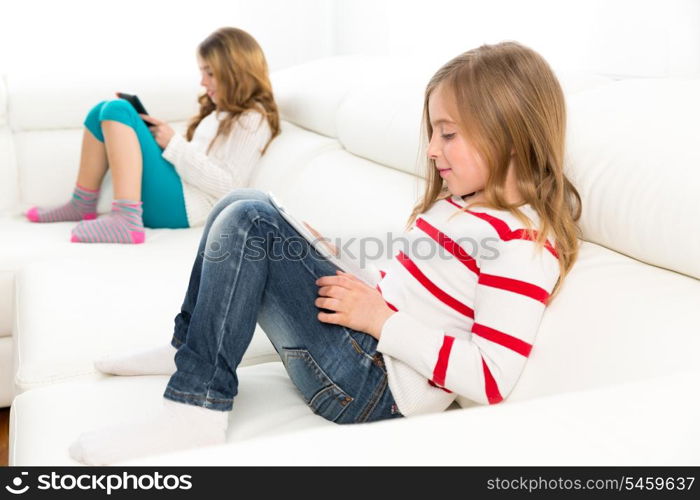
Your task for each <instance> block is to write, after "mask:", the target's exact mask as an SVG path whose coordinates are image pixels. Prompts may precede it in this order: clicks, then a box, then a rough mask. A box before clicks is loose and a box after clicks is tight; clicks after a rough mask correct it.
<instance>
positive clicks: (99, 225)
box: [70, 200, 146, 243]
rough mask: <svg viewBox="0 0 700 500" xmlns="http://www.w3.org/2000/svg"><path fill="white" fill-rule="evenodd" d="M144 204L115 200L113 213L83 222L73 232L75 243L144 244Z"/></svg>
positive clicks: (72, 237) (72, 238)
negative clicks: (142, 206)
mask: <svg viewBox="0 0 700 500" xmlns="http://www.w3.org/2000/svg"><path fill="white" fill-rule="evenodd" d="M141 205H143V202H141V201H130V200H114V201H113V202H112V211H111V212H110V213H109V214H107V215H103V216H102V217H99V218H98V219H97V220H90V221H83V222H81V223H80V224H78V225H77V226H75V228H73V231H72V232H71V239H70V240H71V241H72V242H75V243H143V242H144V241H146V233H145V232H144V230H143V219H142V214H143V209H142V208H141Z"/></svg>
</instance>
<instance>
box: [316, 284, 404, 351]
mask: <svg viewBox="0 0 700 500" xmlns="http://www.w3.org/2000/svg"><path fill="white" fill-rule="evenodd" d="M316 284H317V285H319V286H320V287H321V288H319V289H318V295H319V297H318V298H317V299H316V300H315V302H314V304H316V306H317V307H322V308H324V309H329V310H331V311H334V312H333V313H324V312H319V313H318V319H319V321H322V322H324V323H333V324H336V325H342V326H346V327H348V328H352V329H353V330H357V331H358V332H364V333H367V334H369V335H371V336H372V337H374V338H375V339H377V340H379V337H380V336H381V332H382V327H383V326H384V322H385V321H386V320H387V319H388V318H389V316H391V315H392V314H394V311H392V310H391V309H390V308H389V306H387V305H386V302H384V299H383V298H382V295H381V294H380V293H379V291H378V290H376V289H374V288H372V287H371V286H369V285H367V284H365V283H364V282H362V281H360V279H359V278H357V277H355V276H353V275H352V274H349V273H344V272H343V271H337V275H336V276H322V277H320V278H319V279H317V280H316Z"/></svg>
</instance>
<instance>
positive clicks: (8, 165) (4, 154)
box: [0, 125, 19, 213]
mask: <svg viewBox="0 0 700 500" xmlns="http://www.w3.org/2000/svg"><path fill="white" fill-rule="evenodd" d="M18 200H19V181H18V179H17V161H16V160H15V147H14V143H13V141H12V134H11V133H10V129H9V127H6V126H3V125H0V213H3V212H5V211H7V210H9V209H11V208H13V207H14V206H15V205H16V204H17V202H18Z"/></svg>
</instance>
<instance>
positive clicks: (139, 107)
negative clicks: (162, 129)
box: [117, 92, 153, 127]
mask: <svg viewBox="0 0 700 500" xmlns="http://www.w3.org/2000/svg"><path fill="white" fill-rule="evenodd" d="M117 96H118V97H119V98H120V99H124V100H125V101H128V102H129V103H130V104H131V105H132V106H133V107H134V109H135V110H136V112H137V113H141V114H144V115H147V114H148V111H146V108H144V107H143V104H141V99H139V98H138V96H136V95H132V94H125V93H124V92H117ZM141 119H142V120H143V118H141ZM143 123H145V124H146V126H148V127H152V126H153V124H152V123H148V122H147V121H146V120H143Z"/></svg>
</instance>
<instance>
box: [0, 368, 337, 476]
mask: <svg viewBox="0 0 700 500" xmlns="http://www.w3.org/2000/svg"><path fill="white" fill-rule="evenodd" d="M237 373H238V378H239V392H238V395H237V396H236V398H235V399H234V402H233V410H232V411H231V413H230V414H229V415H230V416H229V422H230V424H229V428H228V433H227V440H228V442H229V443H237V442H241V441H245V440H249V439H251V438H255V437H261V436H279V435H283V434H288V433H294V432H298V431H300V430H303V429H308V428H316V427H330V426H336V424H333V423H332V422H329V421H327V420H325V419H324V418H323V417H320V416H318V415H315V414H314V413H313V412H312V411H311V410H310V409H309V408H308V407H307V406H306V404H305V403H304V400H303V399H302V398H301V396H300V395H299V393H298V391H297V389H296V387H295V386H294V384H293V383H292V381H291V380H290V379H289V377H288V375H287V372H286V371H285V370H284V366H283V365H282V363H281V362H270V363H263V364H259V365H254V366H247V367H242V368H240V369H239V370H238V372H237ZM98 378H99V380H92V381H74V382H67V383H63V384H53V385H50V386H48V387H43V388H37V389H33V390H31V391H28V392H25V393H23V394H21V395H19V396H18V397H17V398H16V399H15V401H14V402H13V404H12V410H11V412H12V416H11V420H12V424H11V427H12V432H11V436H10V463H12V464H13V465H20V464H21V465H25V466H29V465H48V464H52V465H79V464H78V463H77V462H74V461H73V460H72V459H71V458H70V457H69V455H68V447H69V446H70V445H71V443H72V442H73V441H74V440H75V439H76V438H77V437H78V436H79V435H80V434H81V433H82V432H85V431H87V430H90V429H93V428H96V427H100V426H105V425H114V424H116V423H117V422H125V421H129V420H134V419H138V418H140V417H142V416H147V415H148V414H152V413H153V412H155V411H156V410H157V408H158V403H159V401H160V400H162V397H163V391H164V390H165V387H166V385H167V383H168V377H167V376H144V377H108V376H104V375H100V376H99V377H98ZM49 415H50V417H49Z"/></svg>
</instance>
